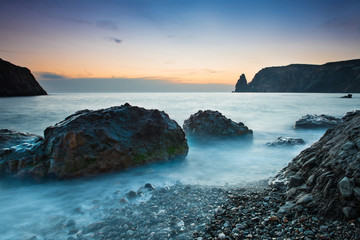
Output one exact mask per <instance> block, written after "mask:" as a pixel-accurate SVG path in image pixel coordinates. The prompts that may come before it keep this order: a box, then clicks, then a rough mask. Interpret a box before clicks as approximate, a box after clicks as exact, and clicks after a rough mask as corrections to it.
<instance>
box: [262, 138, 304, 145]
mask: <svg viewBox="0 0 360 240" xmlns="http://www.w3.org/2000/svg"><path fill="white" fill-rule="evenodd" d="M302 144H305V141H304V140H303V139H301V138H291V137H278V138H277V139H276V140H275V141H274V142H268V143H267V144H266V145H268V146H294V145H302Z"/></svg>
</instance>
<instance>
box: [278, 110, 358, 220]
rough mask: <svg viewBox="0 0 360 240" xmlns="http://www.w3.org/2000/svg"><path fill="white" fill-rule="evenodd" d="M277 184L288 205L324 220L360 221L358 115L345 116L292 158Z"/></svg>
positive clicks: (353, 113) (356, 113)
mask: <svg viewBox="0 0 360 240" xmlns="http://www.w3.org/2000/svg"><path fill="white" fill-rule="evenodd" d="M295 180H296V181H295ZM279 181H282V182H284V183H285V184H286V186H287V189H286V192H287V196H288V198H287V200H288V201H289V202H292V203H296V204H297V205H299V204H301V205H304V206H305V207H308V208H309V209H311V210H313V211H318V212H319V213H320V214H322V215H324V216H326V217H333V218H344V219H353V218H358V217H360V111H356V112H351V113H347V114H346V115H345V116H344V117H343V122H342V123H340V124H338V125H337V126H335V127H334V128H331V129H329V130H327V132H326V133H325V134H324V136H323V137H322V138H321V139H320V140H319V141H318V142H316V143H314V144H313V145H312V146H311V147H309V148H307V149H305V150H304V151H302V152H301V153H300V154H299V155H298V156H297V157H295V158H294V159H293V160H292V161H291V162H290V163H289V164H288V166H287V167H285V168H284V169H283V170H281V172H280V173H279V174H278V175H277V176H276V177H275V179H274V181H273V182H274V183H277V182H279ZM303 183H304V184H303ZM305 200H306V201H305Z"/></svg>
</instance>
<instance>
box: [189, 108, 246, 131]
mask: <svg viewBox="0 0 360 240" xmlns="http://www.w3.org/2000/svg"><path fill="white" fill-rule="evenodd" d="M183 128H184V131H185V132H186V135H188V136H192V137H237V136H244V135H247V134H252V130H250V129H249V128H248V127H247V126H245V125H244V124H243V123H242V122H239V123H236V122H234V121H232V120H231V119H229V118H226V117H225V116H224V115H222V114H221V113H220V112H218V111H212V110H206V111H201V110H200V111H198V112H197V113H195V114H193V115H191V116H190V117H189V118H188V119H186V120H185V121H184V125H183Z"/></svg>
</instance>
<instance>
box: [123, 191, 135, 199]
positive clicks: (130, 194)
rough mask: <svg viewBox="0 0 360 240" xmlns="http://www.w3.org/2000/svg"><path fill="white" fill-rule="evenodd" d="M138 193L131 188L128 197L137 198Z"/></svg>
mask: <svg viewBox="0 0 360 240" xmlns="http://www.w3.org/2000/svg"><path fill="white" fill-rule="evenodd" d="M137 195H138V194H137V192H135V191H132V190H131V191H129V192H128V193H127V194H126V197H127V198H129V199H131V198H136V197H137Z"/></svg>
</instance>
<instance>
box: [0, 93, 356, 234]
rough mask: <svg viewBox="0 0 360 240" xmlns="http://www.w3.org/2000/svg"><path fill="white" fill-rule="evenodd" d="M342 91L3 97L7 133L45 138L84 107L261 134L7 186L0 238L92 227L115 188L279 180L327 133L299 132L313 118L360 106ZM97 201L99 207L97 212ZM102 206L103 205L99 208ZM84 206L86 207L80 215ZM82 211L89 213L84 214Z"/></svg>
mask: <svg viewBox="0 0 360 240" xmlns="http://www.w3.org/2000/svg"><path fill="white" fill-rule="evenodd" d="M340 96H341V94H305V93H111V94H109V93H106V94H102V93H88V94H50V95H48V96H37V97H14V98H0V113H1V114H0V128H7V129H13V130H17V131H23V132H30V133H35V134H39V135H42V134H43V131H44V130H45V128H46V127H48V126H51V125H54V124H55V123H57V122H59V121H61V120H63V119H64V118H65V117H66V116H68V115H70V114H72V113H74V112H76V111H78V110H81V109H93V110H95V109H100V108H106V107H110V106H116V105H122V104H124V103H126V102H128V103H130V104H131V105H136V106H141V107H144V108H148V109H155V108H156V109H159V110H162V111H165V112H166V113H167V114H168V115H169V116H170V118H173V119H174V120H176V121H177V122H178V123H179V125H182V124H183V122H184V120H185V119H187V118H188V117H189V116H190V115H191V114H193V113H195V112H197V111H198V110H206V109H211V110H218V111H220V112H221V113H223V114H224V115H225V116H226V117H228V118H231V119H232V120H234V121H237V122H239V121H241V122H243V123H244V124H245V125H246V126H248V127H249V128H250V129H252V130H253V131H254V135H253V138H252V139H251V140H249V139H240V140H234V141H230V140H226V141H216V142H214V141H212V142H208V143H204V142H202V143H197V142H193V141H191V140H190V141H189V147H190V150H189V153H188V156H187V157H186V158H185V160H182V161H173V162H169V163H159V164H152V165H147V166H144V167H141V168H136V169H129V170H127V171H125V172H121V173H113V174H108V175H103V176H98V177H93V178H87V179H77V180H72V181H63V182H50V183H41V184H38V183H37V184H36V183H27V184H25V183H24V182H21V184H17V183H15V182H9V181H5V180H1V181H0V216H1V218H0V239H27V238H30V237H31V236H33V235H37V236H43V238H44V239H48V238H49V236H53V239H62V238H65V239H66V236H62V235H61V234H60V233H56V232H54V230H51V233H47V232H46V231H50V230H47V229H54V228H52V227H53V226H52V225H56V224H59V222H61V221H62V220H61V219H63V218H71V219H74V220H76V222H77V223H79V224H80V225H81V224H88V223H89V222H91V221H94V220H96V219H98V218H101V217H102V215H103V214H104V213H103V212H102V211H101V206H102V204H106V202H107V201H108V200H109V199H111V197H112V195H113V193H114V192H115V191H118V192H120V193H121V194H125V193H127V192H128V191H130V190H135V191H136V190H137V189H138V188H139V187H140V186H143V185H144V184H145V183H148V182H150V183H152V184H153V185H155V186H157V187H159V186H167V185H172V184H175V183H184V184H200V185H217V186H223V185H225V184H229V185H237V184H244V183H246V182H250V181H256V180H263V179H267V178H269V177H271V176H274V175H275V174H276V172H277V171H279V170H281V168H283V167H284V166H286V164H287V163H288V162H289V161H290V160H291V159H292V158H293V157H295V156H296V155H297V154H299V153H300V152H301V150H303V149H305V148H306V147H308V146H310V145H311V144H312V143H314V142H316V141H317V140H318V139H319V138H320V137H321V136H322V135H323V134H324V132H325V129H318V130H294V129H293V124H294V122H295V121H296V120H297V119H299V118H300V117H301V116H303V115H306V114H329V115H332V116H336V117H342V116H343V115H344V114H345V113H346V112H348V111H352V110H355V109H359V106H360V95H359V94H354V95H353V98H352V99H341V98H340ZM280 136H284V137H296V138H302V139H304V140H305V142H306V144H305V145H298V146H292V147H268V146H267V145H266V143H267V142H271V141H274V140H275V139H276V138H277V137H280ZM94 202H96V203H97V205H96V206H97V209H96V210H95V211H94V210H92V211H87V210H89V209H93V208H94ZM99 203H100V204H99ZM79 209H80V210H79ZM79 211H81V212H82V214H78V212H79Z"/></svg>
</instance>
